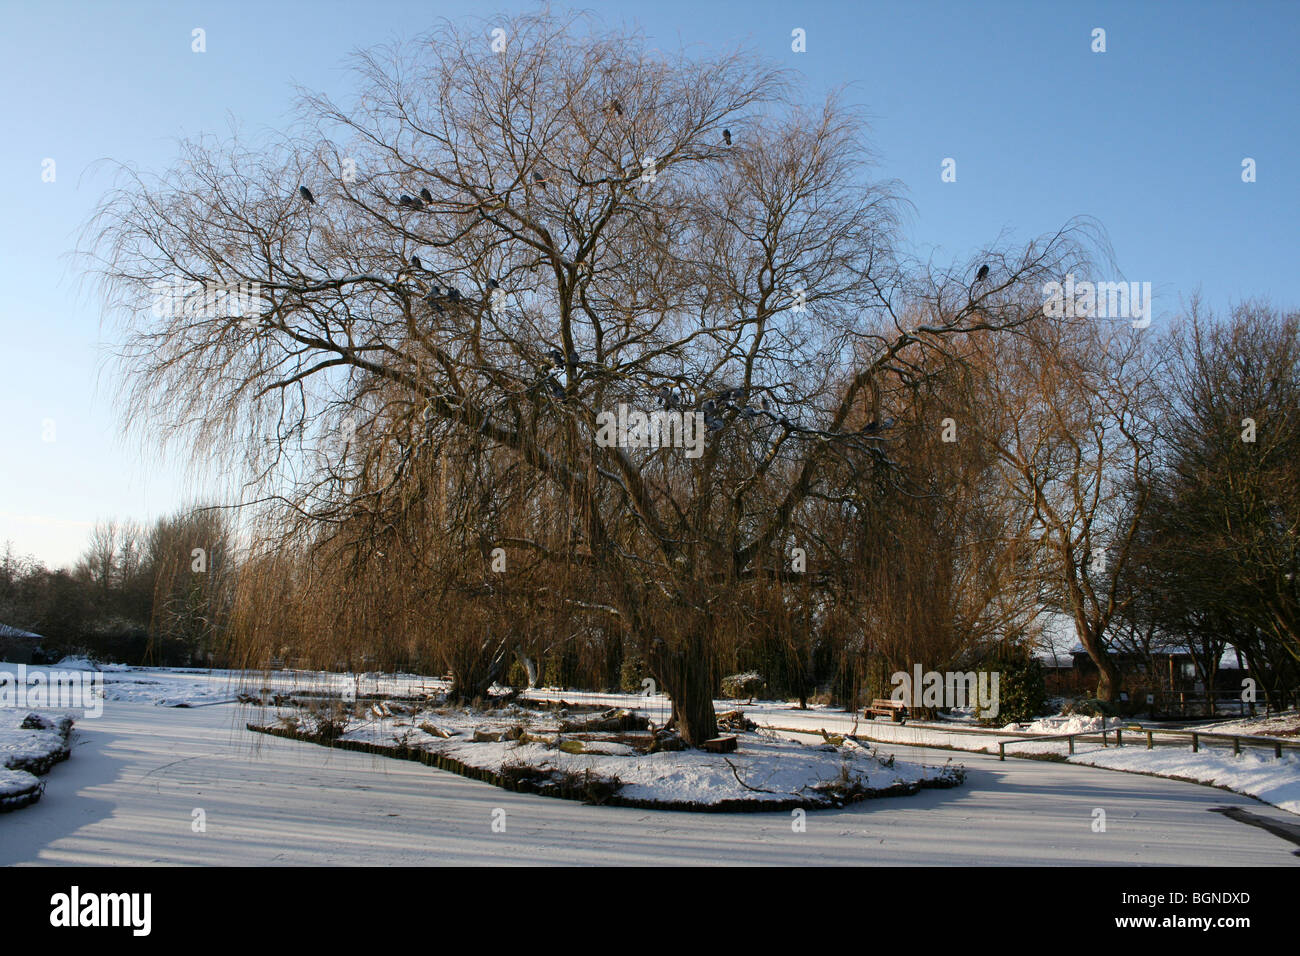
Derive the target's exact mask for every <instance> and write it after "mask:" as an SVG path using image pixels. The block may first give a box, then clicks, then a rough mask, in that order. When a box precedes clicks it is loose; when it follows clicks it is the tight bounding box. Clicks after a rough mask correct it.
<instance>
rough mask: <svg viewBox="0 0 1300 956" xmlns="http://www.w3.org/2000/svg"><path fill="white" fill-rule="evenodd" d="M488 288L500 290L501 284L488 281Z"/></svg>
mask: <svg viewBox="0 0 1300 956" xmlns="http://www.w3.org/2000/svg"><path fill="white" fill-rule="evenodd" d="M488 288H489V289H499V288H501V283H499V282H497V280H496V279H488Z"/></svg>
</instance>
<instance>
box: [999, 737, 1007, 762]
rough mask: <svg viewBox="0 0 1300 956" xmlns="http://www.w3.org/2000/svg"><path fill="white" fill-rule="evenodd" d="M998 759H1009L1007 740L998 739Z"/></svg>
mask: <svg viewBox="0 0 1300 956" xmlns="http://www.w3.org/2000/svg"><path fill="white" fill-rule="evenodd" d="M998 759H999V760H1006V759H1007V742H1006V741H1005V740H999V741H998Z"/></svg>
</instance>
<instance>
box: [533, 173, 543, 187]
mask: <svg viewBox="0 0 1300 956" xmlns="http://www.w3.org/2000/svg"><path fill="white" fill-rule="evenodd" d="M533 182H535V183H537V185H539V186H545V185H546V177H545V176H543V175H542V174H541V173H537V172H535V173H533Z"/></svg>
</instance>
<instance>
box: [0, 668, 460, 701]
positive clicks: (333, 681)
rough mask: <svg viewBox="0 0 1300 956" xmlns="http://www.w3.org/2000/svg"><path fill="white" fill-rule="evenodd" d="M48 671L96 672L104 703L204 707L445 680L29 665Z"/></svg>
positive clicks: (410, 691)
mask: <svg viewBox="0 0 1300 956" xmlns="http://www.w3.org/2000/svg"><path fill="white" fill-rule="evenodd" d="M18 667H19V665H17V664H13V663H8V662H2V661H0V671H4V672H8V673H10V674H14V675H17V673H18ZM52 671H96V672H98V673H99V675H100V676H101V677H102V678H103V681H104V700H105V701H108V702H113V701H117V702H123V703H145V704H157V705H158V706H160V707H202V706H206V705H208V704H221V703H232V702H234V701H235V700H237V699H238V697H239V695H240V694H241V693H244V694H253V695H262V694H264V695H267V696H269V695H271V694H322V695H333V696H339V695H343V694H350V695H352V696H356V697H365V696H368V695H376V694H387V695H392V696H412V695H415V696H418V695H422V694H429V693H434V692H437V691H439V690H445V689H446V686H447V683H446V681H443V680H439V679H437V678H430V677H422V676H419V675H416V674H380V673H365V674H351V673H331V672H328V671H285V670H281V671H236V670H196V669H194V668H172V667H131V666H128V665H126V664H101V663H96V662H94V661H90V660H88V659H86V658H84V657H65V658H64V659H63V660H61V661H60V662H59V663H58V664H54V665H50V666H28V667H27V668H26V673H27V678H28V683H29V684H30V683H31V681H32V677H33V675H35V674H37V673H42V674H45V675H47V676H48V675H49V674H50V673H51V672H52Z"/></svg>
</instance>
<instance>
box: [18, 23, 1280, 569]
mask: <svg viewBox="0 0 1300 956" xmlns="http://www.w3.org/2000/svg"><path fill="white" fill-rule="evenodd" d="M532 6H533V5H532V4H488V3H469V2H457V3H446V2H435V3H430V2H428V0H425V2H409V3H408V2H385V0H367V2H365V3H359V2H355V0H348V2H346V3H342V2H330V0H314V2H303V3H299V2H276V0H263V2H258V3H241V2H223V3H216V2H209V3H195V2H190V3H186V2H170V0H169V2H163V3H144V2H138V3H137V2H132V3H125V2H123V3H117V2H104V0H99V2H85V3H70V2H68V3H61V2H52V0H43V2H13V0H7V2H4V3H3V4H0V12H3V15H4V23H5V28H4V30H3V32H2V33H0V77H2V78H3V89H4V90H5V91H6V95H5V96H4V97H3V98H0V128H2V129H3V130H4V134H3V142H4V145H3V148H0V543H3V542H4V541H6V540H9V541H12V542H13V545H14V547H15V549H16V550H18V551H19V552H23V553H30V554H33V555H35V556H36V557H38V558H40V559H41V560H43V561H45V562H46V563H48V564H50V565H59V564H64V563H70V562H71V561H73V560H74V559H75V558H76V556H77V554H78V553H79V551H80V550H81V548H82V545H83V543H84V539H85V534H86V532H87V530H88V528H89V526H90V524H91V523H92V522H94V521H95V520H96V519H98V518H105V517H110V516H118V517H134V518H137V519H151V518H153V517H156V516H158V515H160V514H163V513H166V512H168V511H171V510H173V509H174V508H175V507H177V506H178V505H179V504H181V503H182V502H183V501H185V500H188V499H191V498H193V497H195V496H198V495H201V494H202V493H203V491H204V489H205V486H206V480H205V478H204V476H201V475H199V476H195V475H188V474H187V465H188V463H187V462H185V461H184V460H181V459H180V458H172V459H169V460H159V459H158V457H157V456H156V455H151V454H148V453H146V452H145V451H143V450H142V449H141V448H139V447H138V446H136V445H128V444H127V443H125V442H124V440H123V439H121V438H120V437H119V429H118V421H119V419H118V410H117V409H115V408H114V407H113V405H112V395H113V382H112V380H111V378H110V377H109V375H108V373H107V372H106V371H105V370H104V365H105V351H104V350H105V348H106V347H107V346H108V345H109V344H111V343H110V342H108V341H104V339H105V338H106V336H107V327H104V328H102V327H101V316H100V314H99V310H98V306H97V302H96V300H95V298H94V296H93V294H92V290H91V289H88V288H86V287H84V285H83V283H82V282H81V277H80V276H79V275H78V273H77V271H76V269H75V266H74V264H73V263H72V262H71V260H70V257H69V253H70V252H71V251H72V250H73V249H74V248H75V246H76V243H77V238H78V231H79V229H80V227H81V226H82V224H83V223H84V222H85V220H86V218H87V217H88V215H89V214H90V211H91V210H92V208H93V207H94V205H95V203H96V201H97V200H98V199H99V197H100V195H101V194H102V191H103V189H104V188H105V186H106V184H107V172H106V171H105V169H104V168H103V166H102V165H101V166H96V165H95V164H96V161H98V160H101V159H105V158H108V159H113V160H119V161H125V162H130V163H134V164H137V165H139V166H142V167H145V168H162V167H164V166H166V165H168V164H169V163H170V162H171V161H172V159H173V158H174V156H175V152H176V148H175V143H176V140H177V138H178V137H182V136H189V135H195V134H198V133H202V132H205V131H210V132H217V133H220V132H222V131H223V130H225V129H226V127H227V124H228V122H229V120H230V119H232V118H233V119H234V120H235V121H237V122H238V123H239V124H240V125H241V126H242V127H243V128H244V129H245V130H247V131H250V132H251V131H257V130H262V129H279V128H282V127H283V126H285V125H286V122H287V118H288V115H289V111H290V108H291V106H292V102H293V90H292V85H293V84H294V83H300V84H302V85H304V86H307V87H310V88H313V89H321V90H325V91H328V92H334V93H344V92H346V91H347V89H348V88H349V80H348V75H347V72H346V69H345V68H344V59H345V57H346V55H347V54H348V52H349V51H351V50H352V49H354V48H356V47H358V46H370V45H372V44H375V43H380V42H385V41H388V40H391V39H393V38H394V37H395V36H399V35H402V34H406V33H416V32H423V31H424V30H425V29H427V28H428V27H429V26H431V25H432V23H433V22H434V21H435V20H436V19H437V18H439V17H442V16H447V17H452V18H458V17H461V16H464V15H466V14H470V15H476V16H480V17H484V18H487V19H490V18H491V16H492V15H493V14H494V13H498V12H501V11H510V10H517V9H531V8H532ZM566 6H567V5H565V4H558V3H557V4H555V7H556V8H557V9H564V8H565V7H566ZM589 8H590V9H593V10H594V11H595V12H597V13H598V14H599V15H600V16H601V17H603V18H604V19H605V20H606V21H607V22H608V23H610V24H617V23H620V22H634V23H637V24H639V25H640V26H641V27H642V28H643V29H644V30H645V31H646V33H648V34H649V36H650V37H651V38H652V40H653V41H654V42H655V43H656V44H658V45H661V46H664V47H671V48H676V47H678V46H681V45H686V46H696V47H699V48H701V49H706V50H707V49H716V48H720V47H726V46H730V45H733V44H734V43H736V42H741V43H743V44H745V45H747V46H749V47H751V48H752V49H754V50H756V51H758V52H761V53H764V54H766V55H768V56H770V57H771V58H772V59H773V60H774V61H777V62H779V63H782V64H784V65H787V66H790V67H793V68H796V69H798V70H799V71H800V72H801V73H802V74H803V75H804V76H805V78H806V80H807V89H808V93H809V95H810V96H811V97H812V98H814V99H820V98H821V97H822V96H823V95H824V93H825V91H826V90H828V89H830V88H833V87H841V86H843V87H846V89H847V93H848V99H849V100H850V101H852V102H853V103H856V104H859V105H861V106H863V107H864V108H865V109H866V111H867V113H868V115H869V116H870V117H871V118H872V128H873V145H874V147H875V148H876V150H877V151H878V153H879V155H880V160H881V170H880V171H881V175H882V176H886V177H891V178H896V179H899V180H901V181H902V182H903V183H904V184H905V185H906V187H907V189H908V193H907V195H908V198H909V199H910V200H911V202H912V204H913V206H914V210H913V214H912V216H911V217H910V219H909V221H908V223H907V229H908V236H909V240H910V242H911V243H913V245H914V246H915V249H916V251H919V252H920V253H922V254H933V255H934V256H935V257H936V258H937V259H939V260H941V261H942V260H949V259H951V260H957V261H964V260H966V259H967V258H968V257H970V256H972V255H974V254H976V253H977V252H978V250H979V249H980V248H981V247H983V246H985V245H987V244H990V243H993V242H994V241H995V240H997V238H998V236H999V234H1001V233H1004V232H1006V233H1009V234H1010V235H1011V236H1012V237H1014V238H1017V239H1022V240H1023V239H1028V238H1030V237H1032V236H1034V235H1038V234H1041V233H1044V232H1048V231H1051V230H1054V229H1056V228H1058V227H1059V226H1061V225H1062V224H1063V223H1065V222H1066V220H1068V219H1070V218H1071V217H1073V216H1079V215H1088V216H1093V217H1095V218H1096V219H1098V220H1099V221H1100V222H1101V224H1102V225H1103V226H1104V227H1105V228H1106V230H1107V232H1108V234H1109V238H1110V240H1111V243H1112V245H1113V247H1114V251H1115V255H1116V259H1117V262H1118V265H1119V267H1120V268H1121V270H1122V273H1123V276H1124V277H1125V278H1128V279H1130V280H1141V281H1150V282H1151V283H1152V284H1153V287H1154V291H1155V296H1156V302H1155V308H1156V315H1157V317H1159V316H1161V315H1162V314H1172V313H1174V312H1176V311H1177V310H1178V307H1179V303H1180V300H1185V299H1186V297H1187V296H1188V295H1190V294H1192V293H1194V292H1198V291H1199V292H1200V293H1201V294H1202V296H1203V297H1204V298H1205V299H1206V301H1207V302H1208V303H1209V304H1211V305H1212V306H1214V307H1215V308H1218V309H1223V308H1226V307H1227V306H1228V305H1230V304H1231V303H1232V302H1234V301H1238V300H1240V299H1242V298H1244V297H1248V296H1257V295H1258V296H1267V297H1270V298H1272V299H1273V301H1274V302H1275V303H1276V304H1278V305H1280V306H1284V307H1288V308H1295V307H1297V306H1300V270H1297V268H1296V258H1297V252H1298V251H1300V242H1297V235H1298V234H1300V233H1298V229H1297V213H1300V169H1297V157H1300V122H1297V121H1298V120H1300V106H1298V105H1297V104H1298V103H1300V82H1298V80H1300V68H1298V67H1297V65H1296V59H1295V50H1296V48H1297V45H1298V41H1300V3H1297V2H1259V0H1255V2H1236V3H1233V2H1216V3H1194V2H1180V3H1157V2H1126V3H1114V4H1112V3H1069V4H1057V3H1020V2H975V0H970V2H953V3H944V2H924V0H920V2H902V0H893V2H888V3H875V2H851V3H816V2H810V3H791V2H788V0H787V2H782V3H775V2H752V0H750V2H734V0H726V2H709V3H702V2H700V0H692V2H682V0H665V2H656V3H650V4H647V3H639V2H638V3H626V2H619V3H600V4H591V5H590V7H589ZM196 27H201V28H203V29H204V30H205V31H206V35H207V52H205V53H201V54H199V53H194V52H191V49H190V45H191V30H193V29H194V28H196ZM796 27H799V28H802V29H804V30H805V31H806V34H807V52H805V53H794V52H792V51H791V48H790V35H791V30H793V29H794V28H796ZM1096 27H1101V28H1103V29H1105V30H1106V43H1107V52H1105V53H1104V54H1099V53H1093V52H1092V51H1091V49H1090V47H1091V33H1092V30H1093V29H1094V28H1096ZM945 157H953V158H954V159H956V161H957V182H955V183H942V182H941V181H940V164H941V162H942V160H943V159H944V158H945ZM1244 157H1252V158H1254V159H1255V161H1256V163H1257V175H1258V181H1257V182H1254V183H1250V184H1246V183H1243V182H1242V181H1241V162H1242V159H1243V158H1244ZM46 159H53V160H54V161H55V163H56V167H55V174H56V175H55V180H54V182H43V181H42V175H41V174H42V163H43V161H44V160H46ZM51 424H52V426H53V431H52V433H51V431H50V426H51ZM49 438H52V439H53V440H46V439H49Z"/></svg>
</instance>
